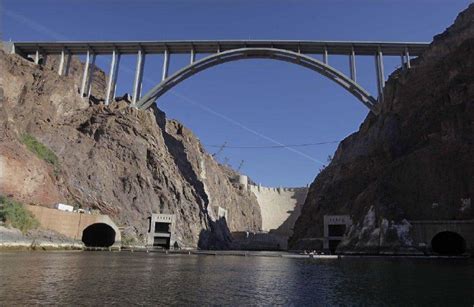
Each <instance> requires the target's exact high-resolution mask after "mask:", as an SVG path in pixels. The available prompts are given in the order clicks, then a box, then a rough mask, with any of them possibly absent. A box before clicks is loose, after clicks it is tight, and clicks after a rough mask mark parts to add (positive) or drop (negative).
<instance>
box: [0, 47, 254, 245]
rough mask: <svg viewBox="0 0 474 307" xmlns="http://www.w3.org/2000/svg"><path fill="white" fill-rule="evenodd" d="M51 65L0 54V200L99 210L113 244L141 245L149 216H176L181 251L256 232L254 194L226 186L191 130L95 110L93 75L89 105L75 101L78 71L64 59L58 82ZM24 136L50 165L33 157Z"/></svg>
mask: <svg viewBox="0 0 474 307" xmlns="http://www.w3.org/2000/svg"><path fill="white" fill-rule="evenodd" d="M58 66H59V65H58V59H57V58H55V57H53V56H49V57H48V58H47V61H46V63H44V64H41V65H36V64H34V63H32V62H31V61H28V60H27V59H24V58H22V57H20V56H18V55H9V54H5V53H4V52H2V51H0V70H1V74H0V84H1V85H2V86H3V95H4V99H3V101H2V102H1V107H0V167H1V172H0V194H2V195H5V196H8V197H11V198H14V199H17V200H19V201H22V202H24V203H26V204H30V203H32V204H37V205H42V206H46V207H52V206H53V205H54V204H55V203H58V202H61V203H67V204H70V205H74V206H76V207H80V208H85V209H89V208H90V209H92V210H96V211H99V212H100V213H103V214H107V215H109V216H110V217H111V218H112V219H113V220H114V222H115V223H116V224H117V225H118V226H119V228H120V229H121V230H122V239H124V238H125V239H127V240H136V241H138V242H142V243H143V241H144V238H145V233H146V231H147V229H148V227H147V226H148V225H147V217H148V216H150V215H151V213H160V212H162V213H171V214H175V216H176V226H177V227H176V231H177V233H176V234H175V238H176V239H177V241H178V244H179V245H180V246H182V247H191V248H195V247H200V248H227V247H229V245H230V243H231V241H232V237H231V232H234V231H244V230H245V231H246V230H251V231H259V230H260V229H261V215H260V209H259V206H258V204H257V200H256V198H255V196H254V195H252V194H249V193H248V192H247V191H243V190H242V189H241V187H240V186H239V185H238V184H235V183H233V182H232V181H231V179H232V178H234V177H235V176H238V174H236V173H235V172H234V171H233V170H230V169H228V168H227V167H224V166H222V165H220V164H219V163H217V162H216V161H215V160H214V159H213V158H212V156H211V155H209V154H208V153H207V152H205V150H204V149H203V147H202V145H201V143H200V142H199V140H198V139H197V138H196V137H195V136H194V135H193V134H192V132H191V131H189V130H188V129H186V128H185V127H184V126H183V125H182V124H180V123H179V122H177V121H174V120H169V119H167V118H166V116H165V114H164V113H163V112H162V111H160V110H159V109H158V108H156V107H154V108H152V109H150V110H147V111H142V110H137V109H133V108H129V107H128V102H127V101H125V100H122V101H118V102H115V103H112V104H111V105H110V106H104V105H103V104H99V102H100V101H103V97H104V89H105V83H106V82H105V80H106V76H105V74H104V73H103V72H102V71H101V70H100V69H94V82H93V84H92V96H91V98H90V99H85V98H82V97H80V95H79V93H78V88H79V87H80V83H81V75H82V68H83V65H82V64H81V63H80V62H79V60H78V59H77V58H73V59H72V63H71V66H70V70H69V72H68V74H67V75H66V76H59V75H58V73H57V69H58ZM24 136H31V137H33V138H35V139H36V140H38V141H39V142H40V143H41V144H43V145H45V146H46V147H47V148H49V149H50V150H52V152H53V153H54V154H55V155H56V156H57V161H53V162H51V161H46V160H45V159H42V158H41V157H38V155H35V154H33V153H32V152H31V151H30V150H29V149H28V148H27V146H26V145H25V142H24V140H23V139H24ZM219 207H220V208H223V209H225V210H227V211H228V213H229V214H228V218H227V220H225V219H223V218H219V216H218V213H217V211H218V209H219Z"/></svg>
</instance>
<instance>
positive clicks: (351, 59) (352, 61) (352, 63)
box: [349, 48, 357, 82]
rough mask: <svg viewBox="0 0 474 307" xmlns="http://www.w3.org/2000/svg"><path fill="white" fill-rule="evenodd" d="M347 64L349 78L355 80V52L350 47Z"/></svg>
mask: <svg viewBox="0 0 474 307" xmlns="http://www.w3.org/2000/svg"><path fill="white" fill-rule="evenodd" d="M349 66H350V71H351V79H352V81H354V82H356V81H357V71H356V60H355V52H354V48H352V51H351V55H350V56H349Z"/></svg>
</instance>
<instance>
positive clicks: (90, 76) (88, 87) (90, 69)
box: [87, 53, 96, 98]
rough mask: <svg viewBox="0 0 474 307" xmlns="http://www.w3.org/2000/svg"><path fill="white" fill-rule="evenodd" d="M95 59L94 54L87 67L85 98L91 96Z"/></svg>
mask: <svg viewBox="0 0 474 307" xmlns="http://www.w3.org/2000/svg"><path fill="white" fill-rule="evenodd" d="M95 59H96V54H95V53H94V54H92V61H91V64H90V67H89V76H88V80H87V98H89V97H90V96H91V92H92V82H93V81H94V68H95Z"/></svg>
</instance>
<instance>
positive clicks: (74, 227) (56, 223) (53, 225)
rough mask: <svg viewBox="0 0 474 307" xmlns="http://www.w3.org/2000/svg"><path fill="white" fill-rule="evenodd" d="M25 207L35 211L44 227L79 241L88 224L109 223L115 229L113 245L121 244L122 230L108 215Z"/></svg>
mask: <svg viewBox="0 0 474 307" xmlns="http://www.w3.org/2000/svg"><path fill="white" fill-rule="evenodd" d="M25 207H26V208H27V209H28V210H29V211H30V212H31V213H33V215H34V216H35V218H36V219H37V220H38V222H39V223H40V225H41V227H42V228H45V229H49V230H54V231H56V232H58V233H60V234H63V235H65V236H66V237H68V238H71V239H73V240H77V241H81V240H82V232H83V231H84V229H86V228H87V227H88V226H90V225H92V224H97V223H103V224H107V225H109V226H110V227H112V228H113V230H114V231H115V243H114V245H113V246H120V244H121V240H122V238H121V235H120V230H119V229H118V227H117V225H115V223H114V222H113V221H112V220H111V219H110V217H109V216H107V215H95V214H85V213H76V212H66V211H61V210H57V209H50V208H45V207H41V206H31V205H26V206H25Z"/></svg>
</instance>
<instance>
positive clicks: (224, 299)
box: [0, 252, 474, 306]
mask: <svg viewBox="0 0 474 307" xmlns="http://www.w3.org/2000/svg"><path fill="white" fill-rule="evenodd" d="M473 276H474V263H473V261H472V260H463V261H433V260H407V259H404V260H401V259H398V260H393V259H373V258H360V259H350V260H303V259H288V258H270V257H238V256H195V255H161V254H153V253H150V254H146V253H127V252H118V253H105V252H104V253H100V252H54V253H52V252H48V253H46V252H44V253H42V252H34V253H27V252H23V253H1V254H0V298H1V303H0V305H18V304H22V305H26V304H28V305H30V304H59V305H104V304H105V305H109V304H118V305H130V304H142V305H198V304H199V305H202V304H204V305H222V304H224V305H387V304H388V305H414V304H416V305H420V304H422V305H439V304H443V305H466V306H471V305H472V303H473V302H474V278H473Z"/></svg>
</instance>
